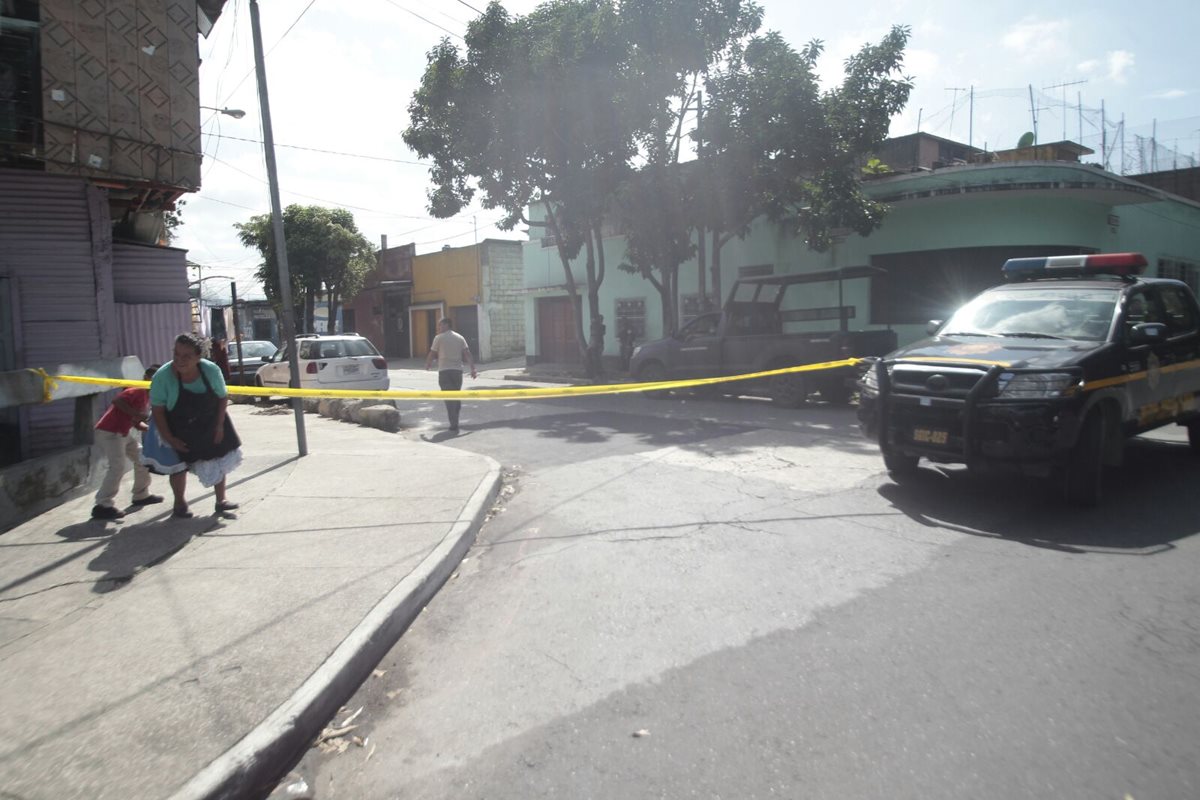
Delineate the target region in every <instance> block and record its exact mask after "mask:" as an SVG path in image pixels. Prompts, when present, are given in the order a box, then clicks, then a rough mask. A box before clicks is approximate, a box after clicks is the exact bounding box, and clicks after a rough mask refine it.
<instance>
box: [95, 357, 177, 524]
mask: <svg viewBox="0 0 1200 800" xmlns="http://www.w3.org/2000/svg"><path fill="white" fill-rule="evenodd" d="M159 366H160V365H159V364H155V365H154V366H152V367H150V368H149V369H147V370H146V374H145V375H143V376H142V380H145V381H148V380H150V379H151V378H153V377H154V373H155V372H157V371H158V368H159ZM148 419H150V390H149V389H140V388H133V387H131V388H129V389H124V390H123V391H122V392H121V393H120V394H118V395H117V396H116V398H114V399H113V401H112V405H111V406H109V407H108V410H107V411H105V412H104V416H102V417H100V421H99V422H97V423H96V433H95V441H96V446H97V447H99V448H100V450H101V452H102V453H103V454H104V459H105V461H106V462H107V464H108V469H107V471H106V472H105V474H104V481H103V482H102V483H101V484H100V490H99V491H98V492H96V505H95V506H94V507H93V508H92V519H104V520H108V519H121V518H122V517H124V516H125V512H124V511H121V510H120V509H119V508H117V507H116V505H115V504H114V503H113V500H114V498H116V496H117V490H118V489H120V488H121V476H123V475H124V474H125V470H126V469H128V468H129V467H128V464H127V461H132V462H133V504H134V505H135V506H148V505H150V504H152V503H161V502H162V501H163V499H162V497H160V496H158V495H156V494H150V471H149V470H148V469H146V467H145V465H143V464H142V459H141V448H140V447H139V446H138V437H137V436H135V435H134V433H133V431H134V429H135V428H136V429H137V430H139V431H144V430H146V420H148Z"/></svg>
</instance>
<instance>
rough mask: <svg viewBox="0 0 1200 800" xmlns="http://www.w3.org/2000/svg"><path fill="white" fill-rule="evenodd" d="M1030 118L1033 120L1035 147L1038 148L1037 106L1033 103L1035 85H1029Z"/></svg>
mask: <svg viewBox="0 0 1200 800" xmlns="http://www.w3.org/2000/svg"><path fill="white" fill-rule="evenodd" d="M1029 116H1031V117H1032V118H1033V146H1034V147H1037V143H1038V130H1037V106H1036V105H1035V104H1034V102H1033V84H1032V83H1031V84H1029Z"/></svg>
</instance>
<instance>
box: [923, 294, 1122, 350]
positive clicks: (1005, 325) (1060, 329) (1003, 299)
mask: <svg viewBox="0 0 1200 800" xmlns="http://www.w3.org/2000/svg"><path fill="white" fill-rule="evenodd" d="M1118 296H1119V291H1118V290H1117V289H1115V288H1114V289H1112V290H1109V289H1088V288H1072V287H1065V286H1064V287H1057V288H1045V289H1018V288H1013V289H993V290H991V291H988V292H984V293H983V294H981V295H979V296H978V297H976V298H975V299H974V300H972V301H971V302H969V303H967V304H966V305H965V306H963V307H962V308H960V309H959V310H958V311H956V312H955V314H954V316H953V317H951V318H950V321H949V322H947V323H946V324H945V326H943V328H942V331H941V332H942V335H945V336H1013V337H1017V336H1026V337H1030V338H1054V339H1078V340H1082V341H1096V342H1098V341H1103V340H1104V339H1105V338H1107V336H1108V331H1109V328H1110V327H1111V325H1112V319H1113V313H1114V311H1115V310H1116V305H1117V298H1118Z"/></svg>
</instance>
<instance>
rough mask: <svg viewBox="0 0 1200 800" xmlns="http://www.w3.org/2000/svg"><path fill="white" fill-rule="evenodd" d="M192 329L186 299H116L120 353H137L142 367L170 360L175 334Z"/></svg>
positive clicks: (130, 354) (128, 354) (134, 354)
mask: <svg viewBox="0 0 1200 800" xmlns="http://www.w3.org/2000/svg"><path fill="white" fill-rule="evenodd" d="M191 329H192V315H191V311H190V307H189V306H188V304H187V303H140V304H137V305H130V304H126V303H117V332H118V336H119V342H120V349H121V355H123V356H137V357H138V358H140V359H141V360H142V366H144V367H148V366H150V365H151V364H163V363H166V362H167V361H169V360H170V359H171V348H172V347H173V345H174V342H175V337H176V336H178V335H179V334H181V333H184V332H185V331H190V330H191Z"/></svg>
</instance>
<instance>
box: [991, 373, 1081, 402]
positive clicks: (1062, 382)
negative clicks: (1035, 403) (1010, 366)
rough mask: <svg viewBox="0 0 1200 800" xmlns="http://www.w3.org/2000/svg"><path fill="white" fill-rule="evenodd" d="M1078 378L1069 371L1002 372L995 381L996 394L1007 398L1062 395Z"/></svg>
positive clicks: (1029, 398)
mask: <svg viewBox="0 0 1200 800" xmlns="http://www.w3.org/2000/svg"><path fill="white" fill-rule="evenodd" d="M1078 380H1079V379H1078V378H1076V377H1075V376H1074V375H1072V374H1071V373H1069V372H1017V373H1012V372H1004V373H1001V375H1000V380H999V381H998V383H997V387H998V389H999V394H998V396H999V397H1003V398H1005V399H1008V400H1045V399H1047V398H1051V397H1064V396H1065V395H1068V394H1070V393H1071V389H1072V387H1074V386H1075V384H1076V383H1077V382H1078Z"/></svg>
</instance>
